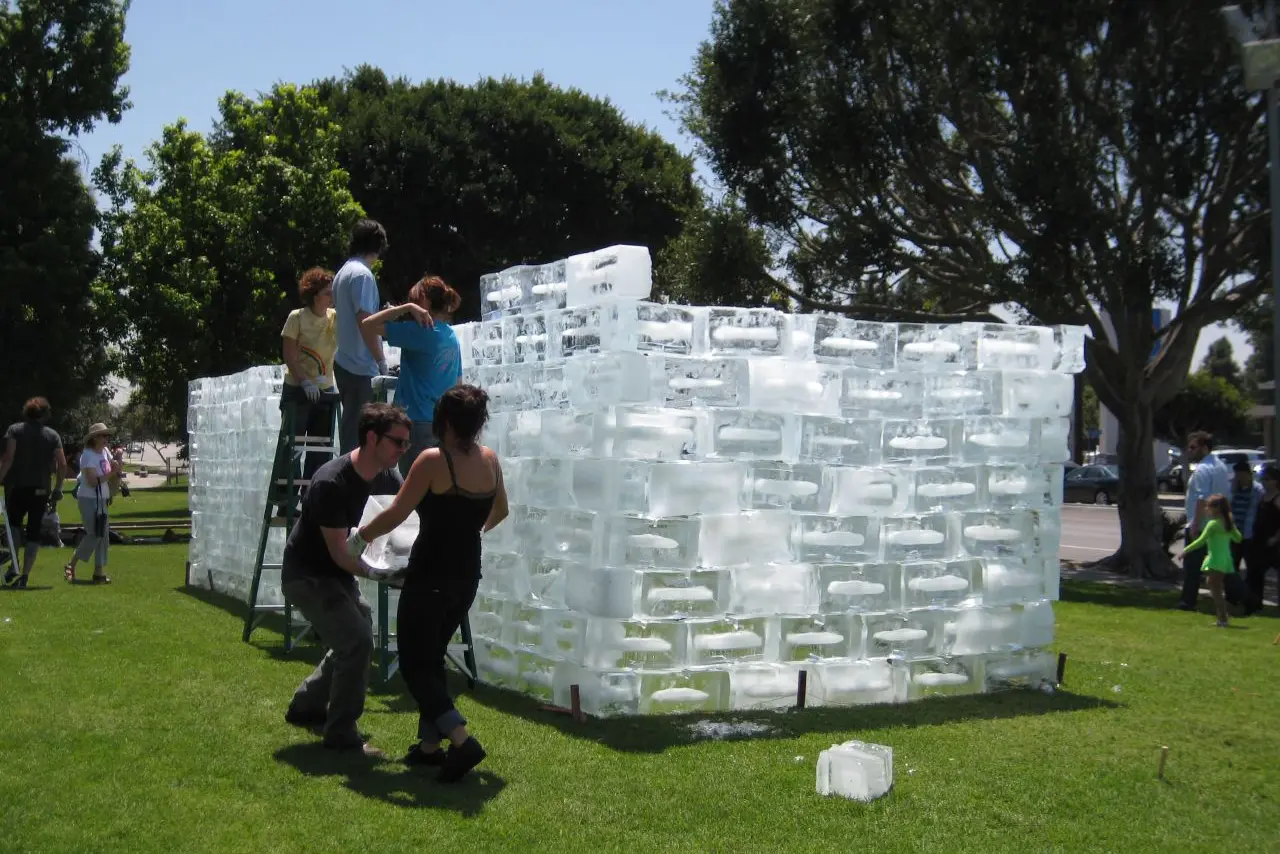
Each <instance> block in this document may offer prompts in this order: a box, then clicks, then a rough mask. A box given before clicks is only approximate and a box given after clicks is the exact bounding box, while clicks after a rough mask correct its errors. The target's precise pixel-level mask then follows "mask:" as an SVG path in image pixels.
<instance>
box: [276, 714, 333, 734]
mask: <svg viewBox="0 0 1280 854" xmlns="http://www.w3.org/2000/svg"><path fill="white" fill-rule="evenodd" d="M284 722H285V723H287V724H289V725H290V726H296V727H300V728H301V729H309V730H312V731H315V730H322V729H324V713H320V714H318V715H316V714H310V715H307V714H302V713H300V712H298V711H296V710H294V709H290V710H289V711H287V712H285V713H284Z"/></svg>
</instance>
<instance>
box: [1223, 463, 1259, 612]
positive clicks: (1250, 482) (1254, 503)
mask: <svg viewBox="0 0 1280 854" xmlns="http://www.w3.org/2000/svg"><path fill="white" fill-rule="evenodd" d="M1231 470H1232V479H1231V517H1232V518H1233V519H1234V520H1235V523H1236V527H1237V528H1239V529H1240V536H1242V537H1244V542H1240V543H1232V544H1231V562H1232V563H1233V564H1235V568H1236V574H1235V578H1232V579H1229V580H1228V581H1227V587H1228V596H1227V598H1228V599H1231V600H1232V601H1236V600H1237V599H1238V600H1240V601H1243V600H1244V589H1243V588H1242V586H1241V583H1240V581H1241V579H1240V561H1241V560H1242V559H1244V560H1248V556H1249V555H1250V554H1253V553H1254V551H1253V548H1254V543H1253V523H1254V520H1255V519H1257V518H1258V505H1259V504H1261V503H1262V494H1263V492H1265V490H1264V489H1263V488H1262V484H1260V483H1257V482H1255V481H1254V479H1253V469H1252V468H1251V467H1250V466H1249V463H1248V461H1247V460H1240V461H1239V462H1237V463H1236V464H1235V465H1234V466H1232V467H1231Z"/></svg>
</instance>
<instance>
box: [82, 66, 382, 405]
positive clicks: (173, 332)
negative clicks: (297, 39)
mask: <svg viewBox="0 0 1280 854" xmlns="http://www.w3.org/2000/svg"><path fill="white" fill-rule="evenodd" d="M219 116H220V117H219V120H218V122H217V124H216V126H215V127H214V129H213V131H212V133H210V134H209V136H208V137H207V138H206V137H205V136H203V135H202V134H199V133H196V132H194V131H191V130H189V129H188V128H187V127H186V125H185V123H184V122H178V123H176V124H173V125H170V126H169V127H166V128H165V129H164V133H163V136H162V137H161V139H160V140H159V141H158V142H156V143H154V144H152V146H151V147H150V149H149V150H148V152H147V166H146V167H145V168H144V167H140V166H138V165H137V164H135V163H133V162H132V161H129V162H125V161H124V160H123V158H122V156H121V153H120V151H119V150H118V149H117V150H116V151H114V152H112V153H111V154H109V155H107V156H106V157H105V158H103V162H102V164H101V166H99V167H98V169H97V170H96V171H95V173H94V177H95V181H96V182H97V184H98V186H99V188H100V189H101V190H102V191H103V193H104V194H105V195H106V196H107V198H108V199H109V200H110V208H109V210H107V211H106V212H105V213H104V215H103V225H102V235H101V243H102V251H103V255H104V266H103V271H102V275H101V278H100V282H99V295H100V299H101V300H102V302H103V304H104V305H107V306H109V307H110V314H109V319H110V320H111V325H110V326H109V329H110V331H111V332H112V333H113V334H114V335H115V336H117V338H118V340H120V342H121V350H122V357H121V361H122V365H123V370H124V373H125V375H126V376H127V377H128V378H129V379H130V380H131V381H133V382H134V383H135V384H136V386H137V393H138V395H139V398H138V402H139V403H145V404H148V405H150V406H152V407H154V408H155V409H156V410H158V415H160V416H164V417H171V418H176V419H177V421H178V423H179V424H185V423H186V409H187V406H186V399H187V382H188V381H189V380H191V379H193V378H195V377H201V376H214V375H218V374H225V373H231V372H234V371H238V370H241V369H243V368H245V367H248V366H250V365H254V364H261V363H263V362H275V361H279V359H280V327H281V326H282V325H283V324H284V320H285V317H286V315H287V314H288V312H289V310H290V309H291V308H294V307H297V305H298V300H297V290H296V289H297V282H298V277H299V275H300V274H301V273H302V271H303V270H305V269H307V268H308V267H312V266H315V265H328V266H333V265H336V264H338V263H340V262H341V260H342V257H343V252H344V250H345V246H346V240H347V235H348V229H349V228H350V226H351V224H352V223H353V222H354V221H355V219H356V218H357V217H358V216H359V215H360V213H361V211H360V207H359V205H357V204H356V203H355V201H354V200H353V199H352V197H351V193H350V192H349V191H348V189H347V175H346V173H345V172H344V171H343V170H342V169H341V168H340V167H339V165H338V162H337V157H336V149H337V132H338V129H337V127H336V125H334V123H333V122H332V121H331V120H330V119H329V117H328V114H327V111H326V110H325V109H324V108H323V107H322V106H321V105H320V103H319V101H318V99H317V96H316V93H315V91H314V90H311V89H299V88H297V87H295V86H291V85H278V86H276V87H275V88H273V89H272V90H271V92H270V93H268V94H266V95H265V96H263V97H262V98H261V99H259V100H256V101H255V100H250V99H249V98H247V97H245V96H244V95H241V94H238V93H235V92H230V93H227V95H225V96H224V97H223V98H222V100H221V102H220V104H219Z"/></svg>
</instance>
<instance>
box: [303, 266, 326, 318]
mask: <svg viewBox="0 0 1280 854" xmlns="http://www.w3.org/2000/svg"><path fill="white" fill-rule="evenodd" d="M332 284H333V273H330V272H329V271H328V270H326V269H324V268H322V267H312V268H311V269H310V270H308V271H307V272H305V273H303V274H302V278H300V279H298V297H299V298H300V299H301V300H302V304H303V305H304V306H306V307H307V308H311V306H312V305H313V304H314V303H315V301H316V294H318V293H320V292H321V291H322V290H324V289H325V288H327V287H329V286H330V285H332Z"/></svg>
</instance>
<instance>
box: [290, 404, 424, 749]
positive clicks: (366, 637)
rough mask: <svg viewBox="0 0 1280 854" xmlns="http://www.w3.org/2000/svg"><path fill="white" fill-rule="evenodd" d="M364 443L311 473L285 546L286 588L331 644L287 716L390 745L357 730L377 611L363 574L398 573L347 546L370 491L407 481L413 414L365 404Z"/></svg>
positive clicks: (337, 739) (331, 741)
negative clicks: (403, 466) (404, 464)
mask: <svg viewBox="0 0 1280 854" xmlns="http://www.w3.org/2000/svg"><path fill="white" fill-rule="evenodd" d="M358 427H359V435H360V446H359V447H358V448H356V449H355V450H354V451H352V452H351V453H350V454H344V455H343V456H341V457H338V458H337V459H335V460H331V461H330V462H327V463H325V464H324V465H323V466H321V467H320V468H319V470H317V471H316V473H315V474H314V475H313V476H312V478H311V484H310V486H308V487H307V491H306V493H305V494H304V495H303V498H302V512H301V513H300V514H299V516H298V521H297V522H296V523H295V524H294V526H293V530H292V531H290V532H289V539H288V541H287V542H286V543H285V547H284V568H283V569H282V571H281V587H282V588H283V590H284V595H285V597H286V598H287V599H288V600H289V602H290V603H291V604H292V605H293V606H294V607H296V608H297V609H298V610H299V611H301V612H302V614H303V616H305V617H306V618H307V620H309V621H310V623H311V625H312V626H313V627H314V628H315V630H316V634H318V635H319V636H320V641H321V642H322V643H323V644H324V645H325V646H326V647H328V652H326V653H325V656H324V659H323V660H322V661H321V662H320V664H319V666H317V667H316V669H315V670H314V671H313V672H312V674H311V675H310V676H308V677H307V678H306V679H305V680H303V682H302V685H300V686H299V687H298V690H297V691H296V692H294V695H293V701H292V702H291V703H290V704H289V710H288V712H286V713H285V720H286V721H288V722H289V723H291V724H294V725H296V726H302V727H308V728H318V727H323V730H324V746H325V747H332V748H337V749H347V748H350V749H358V750H362V751H363V752H364V753H365V755H368V756H380V755H382V752H381V751H380V750H378V749H377V748H375V747H373V746H371V745H369V744H366V743H365V741H364V738H363V737H362V736H361V735H360V733H359V731H358V730H357V729H356V721H358V720H359V719H360V715H362V714H363V713H364V695H365V690H366V689H367V688H368V678H369V658H370V656H371V655H372V653H373V614H372V611H371V609H370V608H369V604H368V603H367V602H365V601H364V599H363V598H361V596H360V589H359V586H358V585H357V583H356V578H357V577H359V578H371V579H373V580H375V581H379V582H384V581H388V580H390V577H391V573H389V572H387V571H380V570H376V569H372V568H370V567H369V566H368V565H367V564H365V563H364V562H363V561H362V560H360V559H359V558H353V557H351V555H350V554H349V553H348V552H347V535H348V533H349V532H350V530H351V528H353V527H354V526H356V525H358V524H360V517H361V515H362V514H363V513H364V506H365V503H366V502H367V501H368V500H369V496H370V495H375V494H376V495H386V494H394V493H395V492H397V491H398V490H399V488H400V484H401V478H400V472H399V471H397V469H396V464H397V463H398V462H399V461H400V457H401V455H403V454H404V452H405V449H407V448H408V447H409V428H410V422H409V416H407V415H406V414H405V412H404V410H402V409H400V408H398V407H395V406H390V405H388V404H385V403H370V404H367V405H366V406H365V407H364V408H363V409H361V411H360V419H359V422H358Z"/></svg>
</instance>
